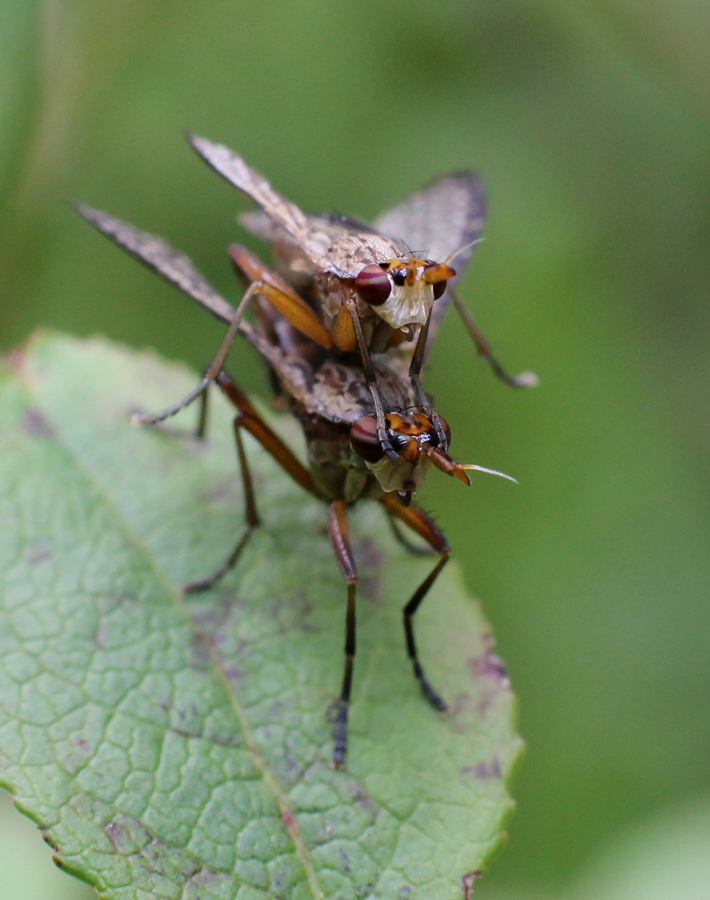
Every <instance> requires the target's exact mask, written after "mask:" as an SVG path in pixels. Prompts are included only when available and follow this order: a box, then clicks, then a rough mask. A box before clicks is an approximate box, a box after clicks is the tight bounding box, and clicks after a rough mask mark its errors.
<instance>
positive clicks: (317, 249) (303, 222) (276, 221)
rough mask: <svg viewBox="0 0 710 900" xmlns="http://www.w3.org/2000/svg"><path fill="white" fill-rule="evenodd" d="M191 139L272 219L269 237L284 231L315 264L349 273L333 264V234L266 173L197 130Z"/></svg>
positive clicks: (282, 233)
mask: <svg viewBox="0 0 710 900" xmlns="http://www.w3.org/2000/svg"><path fill="white" fill-rule="evenodd" d="M188 140H189V141H190V143H191V144H192V146H193V147H194V148H195V150H196V151H197V152H198V153H199V155H200V156H201V157H202V158H203V159H204V160H205V162H207V163H208V164H209V165H210V166H212V168H213V169H214V170H215V171H216V172H218V173H219V174H220V175H221V176H222V177H223V178H225V179H226V180H227V181H228V182H229V183H230V184H232V185H234V187H236V188H238V190H240V191H241V192H242V193H243V194H246V196H247V197H249V198H250V199H251V200H253V201H254V202H255V203H256V204H257V205H258V206H259V207H261V209H262V210H263V212H264V213H265V214H266V215H267V216H268V218H269V220H270V221H271V227H270V229H269V237H268V240H273V237H272V235H274V234H275V235H279V234H281V235H284V234H285V235H287V236H288V237H289V238H290V240H291V241H292V242H293V243H295V244H296V245H297V246H298V247H299V248H300V249H301V250H302V251H303V253H305V254H306V256H308V257H309V258H310V259H311V260H312V261H313V263H314V266H315V268H318V269H325V270H326V271H330V272H335V274H337V275H341V276H342V277H347V276H348V273H347V272H342V271H340V270H338V268H337V266H335V265H334V264H333V260H332V259H331V258H330V256H329V253H328V251H329V248H330V246H331V243H332V241H331V238H330V236H329V235H328V234H327V233H322V232H320V231H319V230H317V228H316V227H314V223H315V222H317V219H315V218H313V217H310V216H307V215H306V214H305V213H303V212H302V211H301V210H300V209H299V208H298V207H297V206H296V205H295V204H293V203H291V202H289V201H288V200H286V198H285V197H282V196H281V194H279V193H277V192H276V191H275V190H274V189H273V188H272V187H271V185H270V184H269V182H268V181H267V180H266V179H265V178H264V177H263V175H260V174H259V173H258V172H256V171H255V170H254V169H252V168H251V167H250V166H248V165H247V164H246V163H245V162H244V160H243V159H242V158H241V156H238V155H237V154H236V153H234V151H233V150H230V149H229V148H228V147H225V146H224V145H223V144H213V143H212V141H208V140H207V139H206V138H202V137H198V136H197V135H194V134H188ZM254 230H256V229H254ZM264 230H266V229H265V228H264V229H262V232H263V231H264ZM257 233H259V232H257Z"/></svg>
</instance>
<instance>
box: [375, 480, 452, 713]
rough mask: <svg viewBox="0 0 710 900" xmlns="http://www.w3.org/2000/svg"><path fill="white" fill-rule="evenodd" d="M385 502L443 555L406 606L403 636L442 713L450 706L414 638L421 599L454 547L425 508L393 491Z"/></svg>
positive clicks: (414, 665)
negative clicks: (405, 501)
mask: <svg viewBox="0 0 710 900" xmlns="http://www.w3.org/2000/svg"><path fill="white" fill-rule="evenodd" d="M382 503H383V504H384V506H385V508H386V509H387V512H389V513H390V515H392V516H396V517H397V518H398V519H401V520H402V521H403V522H404V523H405V524H406V525H409V527H410V528H411V529H412V530H413V531H416V533H417V534H418V535H420V536H421V537H423V538H424V540H425V541H426V542H427V543H428V544H429V545H430V546H431V548H432V549H433V550H435V551H436V552H437V553H439V554H440V555H441V558H440V559H439V562H438V563H437V564H436V565H435V566H434V568H433V569H432V570H431V572H430V573H429V575H427V577H426V578H425V579H424V581H422V583H421V584H420V585H419V587H418V588H417V589H416V591H415V592H414V593H413V594H412V597H411V598H410V600H409V602H408V603H407V604H406V605H405V607H404V609H403V611H402V613H403V616H404V636H405V640H406V644H407V653H408V654H409V658H410V660H411V661H412V668H413V669H414V676H415V678H416V679H417V681H418V682H419V686H420V687H421V689H422V693H423V694H424V696H425V697H426V699H427V700H428V701H429V703H431V705H432V706H433V707H434V709H438V710H440V711H442V712H443V711H444V710H446V709H447V708H448V707H447V705H446V703H445V702H444V700H443V699H442V698H441V697H440V696H439V694H438V693H437V691H436V690H434V688H433V687H432V686H431V684H430V682H429V679H428V678H427V677H426V675H425V674H424V670H423V668H422V664H421V662H420V661H419V654H418V653H417V644H416V641H415V639H414V614H415V613H416V611H417V609H418V608H419V605H420V603H421V602H422V600H423V599H424V598H425V597H426V595H427V594H428V593H429V590H430V588H431V586H432V585H433V584H434V582H435V581H436V579H437V577H438V576H439V573H440V572H441V570H442V569H443V568H444V566H445V565H446V563H447V562H448V561H449V557H450V556H451V549H450V548H449V544H448V542H447V540H446V538H445V537H444V534H443V532H442V531H441V529H440V528H439V527H438V526H437V525H436V524H435V523H434V521H433V520H432V519H431V518H430V517H429V516H428V515H427V514H426V513H425V512H424V510H423V509H421V508H420V507H418V506H407V507H404V506H402V505H401V504H400V503H399V502H398V501H397V500H396V499H395V497H394V496H393V495H392V494H385V495H384V497H383V498H382Z"/></svg>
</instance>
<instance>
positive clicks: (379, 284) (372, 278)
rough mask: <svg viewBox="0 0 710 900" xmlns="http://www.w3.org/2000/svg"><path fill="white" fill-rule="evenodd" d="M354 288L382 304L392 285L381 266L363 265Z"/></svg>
mask: <svg viewBox="0 0 710 900" xmlns="http://www.w3.org/2000/svg"><path fill="white" fill-rule="evenodd" d="M355 290H356V291H357V292H358V294H359V296H360V298H361V299H362V300H364V301H365V303H369V304H370V306H382V304H383V303H386V302H387V298H388V297H389V295H390V294H391V293H392V285H391V283H390V280H389V278H388V277H387V273H386V272H383V271H382V267H381V266H378V265H373V266H365V268H364V269H363V270H362V271H361V272H360V274H359V275H358V276H357V278H356V279H355ZM366 418H369V417H366Z"/></svg>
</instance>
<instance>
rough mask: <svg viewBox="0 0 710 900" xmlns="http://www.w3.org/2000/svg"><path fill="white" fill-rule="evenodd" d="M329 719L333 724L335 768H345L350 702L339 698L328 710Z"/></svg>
mask: <svg viewBox="0 0 710 900" xmlns="http://www.w3.org/2000/svg"><path fill="white" fill-rule="evenodd" d="M328 721H329V722H331V723H332V725H333V768H334V769H344V768H345V756H346V754H347V749H348V704H347V702H345V701H344V700H338V701H337V703H334V704H333V705H332V706H331V707H330V708H329V710H328Z"/></svg>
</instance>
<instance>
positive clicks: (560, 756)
mask: <svg viewBox="0 0 710 900" xmlns="http://www.w3.org/2000/svg"><path fill="white" fill-rule="evenodd" d="M0 12H1V13H2V23H3V25H2V28H0V42H1V46H0V72H1V74H2V76H3V77H2V79H0V85H1V87H0V100H1V101H2V105H1V106H0V127H1V128H2V134H0V165H1V166H2V169H0V186H1V187H2V194H1V196H0V227H1V228H2V234H1V235H0V292H1V294H0V328H1V335H2V341H3V344H4V345H5V346H8V347H9V346H11V345H13V344H15V343H17V342H18V341H20V340H21V339H22V338H23V337H24V336H26V335H27V334H28V333H29V331H30V330H31V328H32V327H34V325H36V324H39V323H42V324H47V325H51V326H54V327H60V328H63V329H65V330H71V331H74V332H77V333H80V334H86V333H92V332H96V331H101V332H105V333H107V334H108V335H110V336H111V337H112V338H114V339H118V340H124V341H128V342H130V343H133V344H136V345H147V344H150V345H154V346H156V347H157V348H158V349H159V350H160V351H161V352H162V353H165V354H167V355H169V356H173V357H177V358H181V359H185V360H187V361H189V362H190V363H192V364H193V365H202V364H203V363H204V362H205V361H206V360H208V359H209V358H210V354H211V352H213V350H214V347H215V346H216V343H217V341H218V339H219V334H220V329H219V327H218V325H217V324H216V323H215V322H213V321H212V320H211V319H210V318H209V317H208V316H206V315H203V314H202V312H201V311H200V310H198V309H195V308H192V307H191V306H190V305H189V304H186V303H185V302H184V301H183V300H182V299H181V298H180V297H178V296H177V295H174V294H173V293H172V292H170V290H169V289H168V288H167V287H165V286H163V285H162V284H160V283H158V282H157V281H156V279H155V278H154V277H151V275H150V274H149V273H146V272H145V271H144V270H142V269H141V268H140V267H138V266H137V265H136V264H135V263H133V262H132V261H131V260H129V259H127V258H125V257H124V256H123V255H122V254H120V253H119V251H117V250H116V249H115V248H113V247H111V246H109V245H108V243H107V242H102V241H101V240H100V238H99V237H97V235H96V234H95V233H93V232H92V231H90V229H88V228H87V227H86V225H85V224H83V223H82V222H80V221H78V220H77V219H76V218H75V217H73V214H72V213H71V212H70V211H69V210H68V209H67V208H66V207H65V206H64V205H63V203H62V198H63V197H65V196H67V195H72V196H79V197H81V199H83V200H85V201H87V202H89V203H91V204H93V205H96V206H100V207H103V208H106V209H109V210H110V211H111V212H113V213H115V214H117V215H119V216H121V217H123V218H125V219H128V220H130V221H133V222H135V223H136V224H137V225H139V226H141V227H143V228H145V229H148V230H151V231H154V232H158V233H162V234H164V235H165V236H166V237H168V238H169V239H170V240H171V242H173V243H174V244H176V245H177V246H179V247H181V248H183V249H184V250H186V251H188V252H189V253H190V254H191V255H192V256H193V257H194V258H195V259H196V261H197V262H198V264H199V265H200V267H201V268H203V269H204V270H205V271H206V273H207V274H208V276H209V277H210V279H211V280H213V281H214V282H215V283H216V284H217V285H218V286H219V287H220V288H222V289H224V290H225V291H229V290H233V289H232V287H231V275H230V271H229V267H228V264H227V262H226V260H225V254H224V247H225V245H226V243H227V242H228V241H231V240H241V239H243V232H241V231H240V230H239V229H238V227H237V225H236V224H235V223H234V212H235V210H236V208H237V207H238V206H239V208H241V209H244V208H246V205H245V204H243V203H242V202H241V201H240V200H239V198H237V197H236V195H235V194H234V192H232V191H230V189H229V188H228V187H227V186H226V185H225V184H224V183H222V182H221V181H220V180H219V179H218V178H217V177H216V176H214V175H213V174H212V173H210V172H209V171H208V170H206V169H205V167H204V166H203V165H202V164H201V163H200V162H199V161H198V160H196V159H195V158H194V156H193V155H192V154H191V152H190V151H189V150H188V149H187V147H186V145H185V144H184V142H183V140H182V138H181V136H180V133H181V131H182V129H183V128H185V127H190V128H192V129H194V130H196V131H198V132H200V133H203V134H205V135H206V136H208V137H210V138H212V139H213V140H218V141H223V142H224V143H227V144H229V145H231V146H233V147H234V148H235V149H237V150H238V151H239V152H241V153H242V154H244V156H245V157H246V159H247V160H248V161H249V162H251V163H252V164H253V165H254V166H256V167H257V168H258V169H260V170H261V171H262V172H264V173H265V174H267V175H268V176H269V178H270V179H271V180H272V181H273V182H274V184H275V185H276V186H277V187H278V188H280V189H281V190H282V191H283V192H284V193H285V194H286V195H287V196H289V197H290V198H292V199H293V200H295V201H296V202H298V203H299V204H301V205H302V206H303V207H304V208H308V209H324V210H332V209H337V210H340V211H344V212H348V213H350V214H354V215H359V216H362V217H365V218H367V217H374V215H376V214H377V213H378V212H379V211H380V210H381V209H382V208H384V207H386V206H387V205H389V204H390V203H393V202H395V201H397V200H398V199H399V198H401V197H402V196H403V195H404V194H405V193H406V192H407V191H409V190H411V189H413V188H415V187H417V186H418V185H420V184H421V183H423V182H425V181H427V180H428V179H429V178H431V177H433V176H435V175H437V174H441V173H444V172H446V171H449V170H451V169H460V168H464V167H472V166H473V167H476V168H477V169H479V171H481V172H482V173H483V174H484V176H485V178H486V181H487V183H488V185H489V190H490V219H489V225H488V228H487V231H486V235H487V240H486V242H485V243H484V244H483V245H482V246H481V247H480V248H479V249H478V251H477V254H476V259H475V262H474V265H473V267H472V271H471V274H470V275H469V276H468V277H467V280H466V282H465V285H464V293H465V295H466V299H467V302H468V303H469V306H470V307H471V308H472V309H474V310H475V312H476V314H477V316H478V318H479V320H480V322H481V324H482V325H483V327H484V328H485V330H486V332H487V333H488V335H489V337H490V338H491V339H492V340H493V341H494V343H495V346H496V349H497V351H498V352H499V355H500V356H501V357H502V358H503V360H504V361H505V362H506V363H507V364H508V365H509V366H510V367H511V368H513V369H515V370H517V371H519V370H520V369H523V368H531V369H534V370H535V371H537V372H538V373H539V374H540V377H541V385H540V387H539V388H538V389H537V390H536V391H535V392H531V393H515V392H512V391H510V390H508V389H506V388H505V387H504V386H502V385H499V384H497V383H495V381H494V380H493V378H492V377H491V375H490V373H489V372H488V371H487V370H486V369H485V367H483V366H482V365H481V364H479V363H478V362H477V361H476V360H475V358H474V354H473V351H472V350H471V348H470V346H469V344H468V341H467V338H466V336H465V335H464V334H463V333H462V330H461V328H460V327H459V326H458V324H457V322H456V320H455V319H454V318H451V319H450V320H449V321H447V322H446V324H445V327H444V328H443V330H442V333H441V335H440V338H439V343H438V346H437V348H436V351H435V353H434V356H433V360H432V365H431V368H430V370H429V371H428V372H427V379H426V381H427V384H428V385H429V386H430V388H431V389H432V390H433V391H434V392H435V394H436V397H437V407H438V408H439V409H440V410H441V411H442V412H443V413H444V415H445V416H446V417H447V419H448V420H449V422H450V423H451V425H452V429H453V431H454V445H453V447H454V451H455V453H456V454H457V455H458V456H459V457H460V458H461V459H464V458H465V459H466V460H470V461H475V462H479V463H482V464H484V465H492V466H494V467H495V468H498V469H503V470H504V471H507V472H511V473H512V474H514V475H515V476H517V477H518V478H519V480H520V482H521V486H520V488H519V489H514V488H512V487H511V486H509V485H506V484H503V483H501V482H498V481H497V480H493V479H488V480H486V479H484V478H483V477H481V478H478V479H477V480H476V482H475V484H474V486H473V488H471V489H469V490H468V491H466V490H465V489H464V488H463V487H462V486H461V485H459V484H453V483H451V484H450V483H448V482H446V481H444V480H443V478H440V479H439V480H438V481H436V482H435V483H434V479H433V478H432V480H431V481H432V484H431V485H430V486H429V493H428V495H425V496H424V498H423V499H424V503H425V505H427V506H428V507H429V508H430V509H432V510H433V511H435V512H436V513H437V515H438V517H439V520H440V522H441V524H442V526H443V527H444V528H445V529H446V531H447V534H449V536H450V538H451V540H452V543H453V546H454V550H455V554H456V556H457V558H458V559H459V560H460V561H461V563H462V564H463V565H464V567H465V570H466V574H467V579H468V584H469V587H470V589H471V590H472V591H474V592H475V593H476V594H478V595H479V596H481V597H482V598H483V600H484V603H485V607H486V611H487V614H488V616H489V617H490V618H491V619H492V621H493V623H494V626H495V629H496V632H497V634H498V637H499V642H500V646H501V650H502V653H503V655H504V656H505V657H506V658H507V660H508V661H509V663H510V668H511V674H512V677H513V682H514V685H515V687H516V690H517V693H518V694H519V696H520V699H521V727H522V731H523V734H524V735H525V737H526V738H527V742H528V754H527V759H526V760H525V764H524V765H523V767H522V769H521V775H520V779H519V782H518V785H517V792H516V793H517V797H518V801H519V811H518V814H517V816H516V818H515V819H514V820H513V822H512V825H511V841H510V845H509V847H508V848H507V849H506V851H505V852H504V853H503V854H502V856H501V858H500V860H499V861H498V863H497V865H496V866H495V867H494V869H493V871H492V872H491V873H490V875H489V876H488V877H487V878H486V879H485V880H484V882H482V883H481V884H480V886H478V885H477V897H478V896H480V897H482V898H484V900H485V897H486V896H489V897H493V896H494V895H495V896H504V894H505V893H507V892H510V893H512V892H515V894H516V895H518V896H519V895H521V894H525V893H526V892H529V893H530V894H531V895H532V894H534V893H535V892H540V893H544V894H545V896H549V891H550V889H551V887H553V886H561V885H564V884H566V883H568V882H571V880H572V879H573V878H574V876H575V872H576V871H577V870H578V868H580V867H581V866H583V865H584V864H585V863H586V860H587V859H588V858H591V857H592V856H594V855H595V854H596V853H597V852H598V848H600V847H601V846H603V845H606V844H608V843H609V842H611V841H613V840H614V836H615V835H616V833H617V832H620V831H621V830H622V829H625V828H627V827H631V826H632V825H633V824H634V823H636V822H639V821H641V820H643V819H644V818H646V817H647V816H651V815H653V814H654V811H655V810H657V809H658V808H661V807H664V806H666V805H669V804H671V803H675V802H677V800H678V799H684V798H692V797H693V796H694V795H695V794H697V793H699V792H703V791H706V790H707V787H708V782H709V781H710V777H709V775H708V768H707V759H708V750H709V749H710V713H709V712H708V707H707V697H708V694H709V693H710V666H709V664H708V660H709V659H710V611H709V609H708V606H709V604H708V597H709V596H710V555H709V554H708V552H707V547H708V545H709V542H710V533H709V532H710V524H709V522H708V515H707V508H708V493H709V492H710V490H709V489H710V481H709V479H708V470H707V444H708V440H709V439H710V428H709V426H708V416H707V404H708V387H709V384H708V382H709V381H710V375H709V369H708V365H707V341H708V333H709V331H710V328H709V326H710V321H709V320H710V307H709V306H708V303H707V285H708V281H709V280H710V279H709V276H710V264H709V256H708V249H707V248H708V245H709V243H710V213H709V210H710V178H709V176H708V172H709V171H710V170H709V169H708V165H707V160H708V158H710V109H709V107H710V103H709V99H710V98H709V96H708V94H709V93H710V87H709V85H710V77H709V75H710V73H709V72H708V66H709V63H708V54H707V39H706V36H707V33H708V25H709V23H708V12H707V4H706V3H704V2H701V0H679V2H676V3H673V4H671V3H663V2H661V0H650V2H646V3H640V2H638V0H636V2H634V0H604V2H601V3H595V4H592V3H584V2H582V0H577V2H572V3H570V2H567V3H563V2H561V0H556V2H555V0H503V2H501V0H483V2H478V3H471V2H464V0H451V2H449V3H448V4H442V3H433V2H426V0H412V2H409V3H406V4H405V3H397V2H394V0H378V2H374V0H365V2H361V3H344V2H336V3H332V2H326V0H301V2H299V3H275V2H269V0H264V2H261V3H251V2H250V3H246V2H237V0H229V2H228V0H215V2H212V3H210V4H204V3H199V2H197V0H171V2H170V3H167V2H154V3H150V4H146V3H141V2H138V0H117V2H114V3H112V4H108V5H107V4H95V3H91V2H89V0H73V2H70V0H55V2H52V3H45V4H39V3H37V4H32V3H24V4H19V3H14V2H10V0H0ZM8 72H9V73H10V75H11V77H9V76H8V75H7V74H6V73H8ZM253 246H255V248H256V249H258V247H257V245H253ZM452 249H453V248H452ZM233 368H234V369H235V371H239V372H240V377H241V380H242V381H243V382H245V383H246V384H247V385H248V386H250V387H252V388H259V387H261V389H265V385H264V380H263V377H262V376H261V375H260V374H259V373H258V372H257V371H256V370H257V365H256V361H255V360H254V359H253V357H251V356H250V355H249V354H248V353H241V354H239V355H237V357H236V358H235V363H234V366H233Z"/></svg>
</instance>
